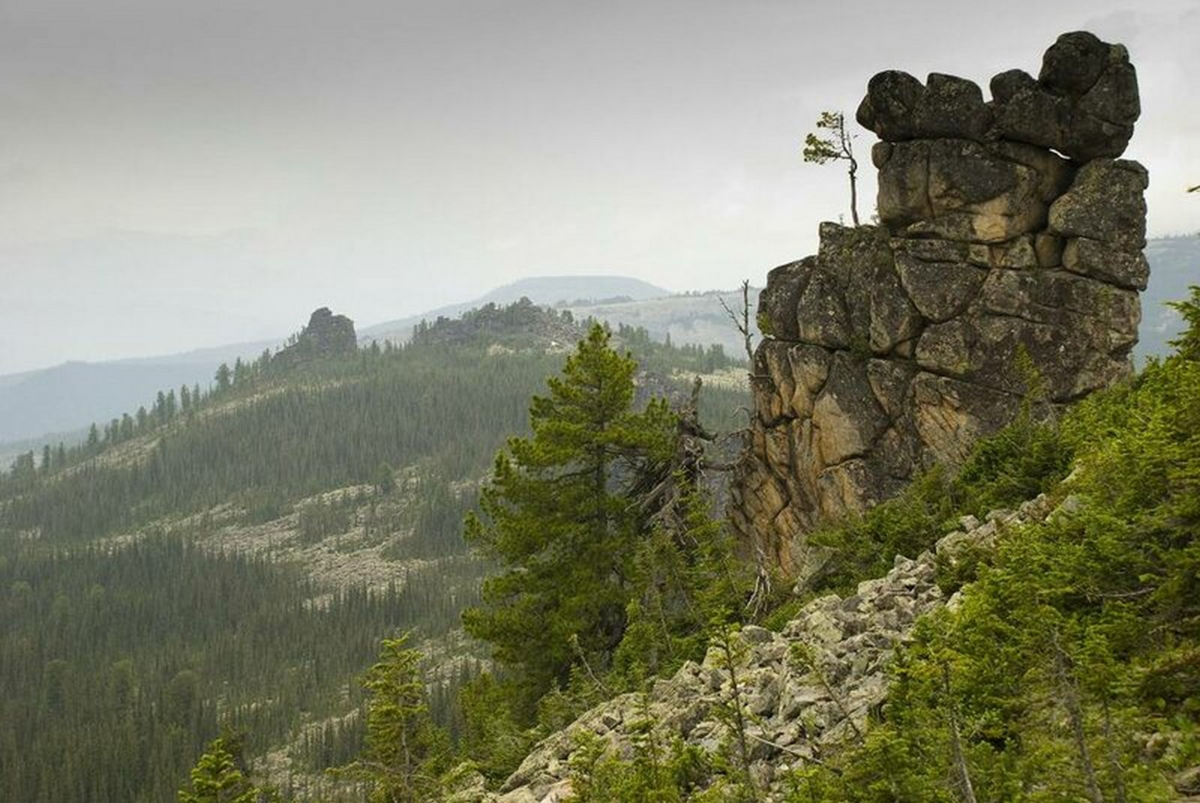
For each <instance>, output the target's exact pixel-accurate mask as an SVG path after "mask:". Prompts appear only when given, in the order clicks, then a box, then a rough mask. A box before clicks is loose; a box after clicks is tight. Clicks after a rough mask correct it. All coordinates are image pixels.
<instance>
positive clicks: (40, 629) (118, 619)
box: [0, 304, 745, 801]
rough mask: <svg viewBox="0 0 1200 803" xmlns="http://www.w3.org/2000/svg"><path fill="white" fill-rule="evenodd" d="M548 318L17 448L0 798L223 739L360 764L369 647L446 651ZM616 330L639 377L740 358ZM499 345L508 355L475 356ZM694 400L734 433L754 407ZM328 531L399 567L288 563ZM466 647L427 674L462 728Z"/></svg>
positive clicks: (467, 601) (251, 384)
mask: <svg viewBox="0 0 1200 803" xmlns="http://www.w3.org/2000/svg"><path fill="white" fill-rule="evenodd" d="M557 317H558V316H557V313H548V312H545V311H541V310H538V309H537V308H533V310H532V311H531V309H530V307H529V305H527V304H524V305H522V304H517V305H513V307H512V308H511V309H509V310H495V309H493V310H490V311H489V310H485V311H484V312H483V313H481V314H478V315H476V316H474V317H469V318H468V324H469V329H470V333H469V336H466V337H464V336H462V330H463V327H462V325H461V324H460V322H457V321H439V322H436V323H434V324H431V325H428V326H426V327H422V331H421V333H419V335H418V337H417V338H416V340H415V341H414V343H412V344H411V345H408V346H404V347H396V346H391V345H388V346H382V345H376V344H372V345H371V346H367V347H364V348H362V349H360V350H358V352H357V353H356V354H354V355H353V356H347V357H340V358H335V359H326V360H309V361H304V362H301V363H299V364H291V363H290V362H287V361H284V362H281V361H278V360H275V359H274V358H273V355H271V354H269V353H268V354H264V355H262V356H261V357H260V358H258V359H256V360H254V361H247V362H241V361H239V362H237V363H235V364H234V365H233V366H232V367H225V366H223V367H222V370H219V371H218V372H217V375H216V376H215V377H214V380H213V383H212V385H211V386H210V387H207V388H194V387H193V388H187V387H184V388H180V389H178V390H176V389H167V390H164V391H163V392H161V393H159V394H158V395H157V397H156V399H154V400H153V401H152V402H151V403H150V404H149V405H147V407H145V408H143V409H141V410H139V411H134V412H131V413H129V414H128V415H126V416H123V417H121V418H118V419H116V420H115V421H112V422H109V423H107V424H97V425H95V426H94V427H93V428H92V436H91V437H90V438H89V439H88V440H87V441H86V442H84V443H82V444H80V445H78V446H75V447H67V446H58V447H57V448H54V447H47V449H45V450H43V453H42V454H41V455H40V456H39V455H37V454H35V453H32V452H31V453H29V454H27V455H25V456H24V457H23V458H22V459H21V460H19V461H18V462H17V464H16V465H15V466H14V467H13V468H12V470H10V471H9V472H8V473H6V474H4V475H3V476H2V477H0V545H2V546H3V552H2V553H0V614H2V616H0V641H2V642H3V643H4V645H5V649H4V650H3V651H2V653H3V654H2V655H0V685H2V686H3V687H4V689H5V690H6V694H5V695H4V696H3V700H2V701H0V799H5V800H30V801H58V800H97V801H107V800H145V801H158V800H168V799H171V798H172V797H173V794H174V792H175V791H176V790H177V789H178V788H179V787H180V786H181V784H182V783H183V781H184V780H186V778H187V769H188V767H189V766H191V764H192V762H193V761H194V760H195V759H196V756H197V755H199V754H200V753H201V752H202V750H203V747H204V745H205V744H206V743H208V742H209V741H210V740H212V739H213V738H214V737H215V736H217V735H218V734H219V733H221V732H222V730H223V729H224V730H226V731H230V732H236V733H239V734H242V735H243V738H241V739H240V740H239V749H240V750H243V751H244V752H245V754H246V755H247V756H252V757H256V758H259V759H261V758H262V756H263V755H264V754H265V753H266V752H267V751H268V750H271V749H275V750H279V749H283V750H284V751H285V752H287V753H288V754H289V758H288V761H287V762H286V764H287V767H288V768H289V769H287V770H283V771H280V772H277V773H276V774H275V778H276V780H277V781H278V782H279V783H280V785H281V786H282V787H283V789H284V791H288V787H289V783H294V784H295V785H297V787H298V788H300V786H301V785H303V784H311V779H312V778H313V777H316V778H318V779H319V778H320V777H321V775H322V771H323V770H324V769H325V768H326V767H330V766H336V765H338V764H342V763H345V762H346V761H348V760H349V759H350V758H351V757H352V756H353V755H354V754H355V753H356V752H357V750H358V747H359V746H360V745H361V743H362V739H363V722H362V721H361V717H360V716H359V714H361V713H362V712H363V711H364V710H365V709H363V703H364V699H365V697H364V693H363V691H362V690H361V688H360V687H359V685H358V683H357V678H358V677H359V676H360V675H361V673H362V672H363V671H364V670H365V669H366V667H367V666H369V664H370V663H371V659H372V657H373V655H374V654H375V652H376V650H377V649H378V646H379V641H380V639H382V638H384V637H389V636H394V635H396V634H398V633H403V632H412V633H413V637H414V638H416V639H418V640H419V641H420V643H421V645H422V647H423V649H425V650H426V651H430V650H435V651H436V650H441V651H442V652H445V651H446V650H449V651H451V652H454V651H455V650H456V649H458V648H455V647H454V646H453V645H454V644H456V643H457V641H456V640H454V639H452V640H451V641H450V642H443V639H444V637H446V635H447V634H448V633H451V632H452V631H455V630H457V629H458V628H460V626H461V625H460V622H459V617H460V613H461V611H462V610H463V609H464V608H465V607H468V606H470V605H473V604H477V603H478V602H479V599H480V598H479V582H480V579H481V577H482V576H483V575H484V574H485V573H486V572H487V571H488V568H489V566H490V565H491V564H490V563H489V562H487V561H486V560H481V559H479V558H477V557H473V556H471V555H470V554H469V553H468V548H467V544H466V542H465V540H464V539H463V534H462V522H463V519H464V516H465V515H466V514H467V513H468V512H469V511H470V510H471V509H473V508H474V507H475V505H476V499H477V494H478V481H479V479H480V478H481V477H482V476H483V475H484V474H485V473H486V471H487V469H488V466H489V465H490V464H491V462H492V459H493V457H494V455H495V453H496V451H497V449H499V448H500V447H501V446H502V445H503V444H504V442H505V439H506V438H508V437H509V436H511V435H514V434H519V433H522V432H525V431H527V427H528V409H529V403H530V398H531V396H533V395H534V394H535V393H536V392H538V390H539V389H540V388H542V387H544V385H545V380H546V379H547V377H549V376H551V375H552V374H553V373H554V372H555V371H556V370H557V369H558V367H559V366H560V365H561V362H562V359H563V357H562V354H561V353H558V352H556V351H554V350H550V349H548V348H547V347H546V344H545V343H544V342H543V341H542V340H539V339H538V338H537V332H538V328H537V326H535V325H534V323H536V322H537V321H543V322H544V321H545V320H548V319H550V318H557ZM514 321H515V323H514ZM555 324H556V331H557V333H558V334H559V335H560V336H561V335H562V333H563V332H566V333H568V334H572V335H575V336H578V335H579V333H580V332H581V331H583V330H582V329H581V328H580V327H578V326H577V325H576V324H574V322H572V321H570V320H569V319H566V320H563V319H558V320H557V321H556V322H555ZM564 327H565V328H564ZM450 332H453V334H452V335H451V334H450ZM619 337H621V338H622V341H623V342H624V343H627V344H628V345H627V347H628V348H632V349H636V350H638V351H639V352H640V353H642V354H644V355H646V356H645V360H646V362H647V364H653V365H654V366H655V367H656V368H657V370H658V371H660V372H661V374H660V375H659V376H658V378H657V379H653V378H646V377H644V378H645V380H646V381H652V382H653V383H654V386H655V387H656V388H673V387H679V388H680V389H681V392H682V388H683V387H684V386H685V383H684V382H682V381H677V380H675V379H673V378H672V377H671V375H672V374H673V373H680V374H686V373H687V372H690V371H706V370H707V371H711V370H714V369H717V368H730V367H733V366H735V365H736V363H735V362H734V361H732V360H729V359H727V358H725V357H724V355H723V354H720V352H719V351H713V350H705V349H697V348H693V347H684V348H674V347H670V346H665V345H663V344H658V343H654V342H653V341H652V340H651V339H650V338H649V337H648V336H647V335H646V334H645V333H644V332H640V331H638V330H634V329H623V330H622V331H621V333H620V335H619ZM497 338H502V339H503V340H504V342H505V343H506V344H508V346H509V347H510V348H506V349H505V350H504V351H503V352H502V353H497V352H496V350H495V349H491V350H490V351H489V347H490V346H492V345H494V344H495V342H496V340H497ZM568 345H569V344H568ZM448 366H450V367H452V370H448V369H447V367H448ZM705 393H706V404H707V406H708V408H709V409H710V411H714V412H718V415H719V416H721V417H723V418H724V419H725V420H727V421H731V420H735V418H734V416H735V411H736V408H737V407H738V406H740V405H743V404H744V403H745V399H744V395H743V394H742V393H740V392H737V391H732V390H720V389H717V388H712V389H706V391H705ZM347 488H348V489H351V490H349V491H346V490H344V489H347ZM338 489H343V490H338ZM331 491H332V492H335V493H334V495H333V496H329V495H328V492H331ZM272 522H275V523H278V522H289V524H288V529H286V530H284V533H285V535H284V536H283V537H281V540H282V541H283V542H284V543H282V544H281V545H280V546H279V548H278V549H276V550H274V551H270V552H265V553H247V552H245V551H238V550H236V549H231V548H227V547H226V546H223V545H222V543H223V542H222V540H221V538H222V533H228V532H238V531H240V530H243V529H253V528H254V527H256V526H259V525H266V526H271V523H272ZM326 539H328V540H326ZM322 542H325V543H331V544H335V545H336V546H334V547H332V548H333V549H334V551H335V552H336V551H337V550H339V549H340V550H342V551H348V550H350V551H352V550H355V549H360V548H363V546H364V545H366V546H367V547H371V548H374V547H376V546H378V547H380V548H381V549H382V551H381V555H382V558H383V559H384V560H385V561H394V562H396V565H397V566H398V567H399V568H398V569H397V570H395V571H394V572H393V574H392V575H390V576H395V577H396V579H395V580H393V581H389V582H388V583H386V584H382V585H381V584H379V583H376V584H375V585H373V586H371V585H369V584H368V583H367V582H366V580H365V579H364V581H363V582H362V583H361V584H356V583H354V582H348V583H345V584H341V585H337V586H329V585H328V583H324V582H323V581H322V580H320V579H319V578H315V577H314V576H313V575H312V573H311V572H310V571H308V567H306V566H304V565H302V563H301V564H300V565H298V563H297V560H296V559H295V558H294V557H289V554H290V553H294V552H295V547H301V546H306V545H310V544H321V543H322ZM289 545H290V546H289ZM458 652H462V650H461V649H459V650H458ZM476 653H478V650H474V649H467V650H466V651H465V653H463V654H462V655H461V656H459V658H461V660H459V658H455V656H453V655H450V654H443V655H441V656H440V657H439V659H438V661H437V663H438V664H439V665H440V666H442V669H441V670H440V674H439V675H438V677H439V678H440V680H438V682H437V683H435V684H434V687H433V689H434V691H433V695H434V700H433V703H434V705H433V709H434V715H435V718H436V720H437V722H438V723H439V724H440V725H441V726H444V727H446V728H447V729H448V731H449V732H450V733H451V735H452V736H455V737H457V735H458V731H459V730H460V729H461V720H462V718H461V714H460V713H459V709H458V704H457V701H456V697H457V688H458V687H459V686H460V685H462V684H463V683H464V682H466V681H467V680H468V679H469V677H470V676H472V675H474V674H476V673H477V668H476V667H477V666H478V660H477V657H475V656H476ZM433 663H434V662H433V660H432V659H431V660H430V661H428V662H426V664H428V665H429V666H432V665H433ZM68 748H69V749H68ZM64 756H69V760H67V761H66V762H65V763H64V760H63V757H64ZM289 773H291V774H293V775H294V776H295V779H294V781H289V778H290V777H291V776H290V775H289Z"/></svg>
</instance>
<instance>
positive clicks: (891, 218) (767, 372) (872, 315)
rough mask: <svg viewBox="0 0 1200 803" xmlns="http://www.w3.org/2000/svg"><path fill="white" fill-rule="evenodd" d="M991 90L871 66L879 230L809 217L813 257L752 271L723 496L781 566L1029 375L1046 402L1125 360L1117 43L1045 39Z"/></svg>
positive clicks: (793, 562)
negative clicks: (738, 405)
mask: <svg viewBox="0 0 1200 803" xmlns="http://www.w3.org/2000/svg"><path fill="white" fill-rule="evenodd" d="M991 92H992V100H990V101H985V100H984V98H983V93H982V91H981V90H980V88H979V87H978V86H977V85H976V84H974V83H972V82H970V81H967V80H965V79H962V78H956V77H954V76H948V75H938V74H934V75H930V76H929V78H928V80H927V81H926V82H925V83H924V84H922V83H921V82H920V81H919V80H917V79H916V78H914V77H913V76H911V75H908V74H906V73H902V72H896V71H889V72H884V73H880V74H879V75H876V76H875V77H874V78H872V79H871V81H870V84H869V86H868V92H867V96H866V98H865V99H864V100H863V102H862V105H861V106H860V108H859V110H858V120H859V122H860V123H862V124H863V125H864V126H866V127H867V128H870V129H871V130H873V131H874V132H875V133H876V134H877V135H878V136H879V138H880V140H881V141H880V142H878V143H877V144H876V145H875V146H874V148H873V151H872V159H873V161H874V163H875V166H876V167H877V168H878V171H879V195H878V219H879V225H876V226H862V227H858V228H845V227H842V226H838V225H835V224H831V223H826V224H822V226H821V229H820V238H821V244H820V249H819V252H818V253H817V255H816V256H812V257H808V258H806V259H803V260H800V261H798V262H794V263H791V264H788V265H784V266H782V267H779V268H776V269H775V270H773V271H771V272H770V274H769V275H768V279H767V286H766V288H765V289H764V290H763V292H762V294H761V296H760V299H759V325H760V327H761V328H762V329H763V332H764V334H765V337H764V340H763V341H762V343H761V344H760V346H759V348H758V351H757V354H756V358H755V365H754V371H755V375H756V377H755V388H754V397H755V409H756V416H755V420H754V422H753V425H752V432H751V445H750V453H749V455H748V456H747V460H746V464H745V467H744V470H743V471H742V473H741V475H740V476H739V478H738V480H737V481H736V483H735V488H734V491H733V503H732V504H731V506H730V508H731V516H732V519H733V523H734V527H735V529H737V530H738V532H739V533H740V535H741V536H742V537H743V539H744V540H745V542H746V543H747V544H748V545H749V546H750V547H752V548H753V549H754V550H757V551H758V552H759V553H760V554H762V555H764V556H766V559H767V561H768V562H769V563H773V564H774V565H775V566H777V567H778V568H780V569H781V570H782V571H784V572H785V573H787V574H789V575H793V576H798V577H801V578H803V577H804V576H805V575H806V574H808V573H809V572H811V571H812V570H813V569H814V567H815V566H816V565H817V564H819V562H820V556H819V555H817V554H815V553H814V552H813V551H811V550H809V549H808V548H807V546H806V544H805V540H804V538H803V533H805V532H807V531H809V530H811V529H812V528H814V527H815V526H817V525H819V524H820V523H822V522H825V521H829V520H833V519H837V518H838V517H841V516H844V515H845V514H847V513H852V512H857V511H861V510H863V509H865V508H866V507H869V506H870V505H872V504H874V503H877V502H879V501H881V500H883V499H885V498H887V497H889V496H891V495H892V494H894V493H895V492H897V491H898V490H899V489H900V488H902V487H903V486H904V485H905V484H906V483H907V482H908V481H909V480H911V479H912V478H913V476H914V475H915V474H917V473H918V472H920V471H921V470H923V469H926V468H928V467H930V466H932V465H933V464H935V463H941V464H943V465H947V466H951V467H953V466H955V465H956V464H959V463H961V461H962V460H963V459H964V458H965V456H966V455H967V454H968V452H969V450H970V448H971V446H972V444H973V443H974V441H975V440H976V439H978V438H979V437H981V436H984V435H987V434H989V433H992V432H994V431H996V430H998V429H1000V428H1001V427H1003V426H1004V425H1005V424H1007V423H1008V422H1010V421H1011V420H1012V419H1013V417H1014V416H1015V414H1016V413H1017V412H1018V410H1019V409H1020V406H1021V400H1022V398H1023V395H1024V394H1025V392H1026V390H1027V388H1026V384H1027V381H1028V379H1029V376H1030V375H1031V374H1030V371H1029V370H1028V369H1029V368H1030V367H1031V368H1033V369H1034V370H1035V371H1036V374H1037V375H1038V376H1039V377H1040V378H1041V381H1042V382H1043V383H1044V390H1045V394H1046V397H1047V400H1048V401H1049V402H1050V403H1052V404H1061V403H1065V402H1069V401H1072V400H1075V399H1078V398H1080V397H1081V396H1084V395H1085V394H1087V393H1090V392H1091V391H1094V390H1097V389H1099V388H1103V387H1105V386H1107V385H1109V384H1111V383H1113V382H1114V381H1115V380H1117V379H1119V378H1121V377H1123V376H1125V375H1126V374H1127V373H1128V372H1129V370H1130V359H1129V354H1130V351H1131V349H1132V348H1133V346H1134V344H1135V343H1136V341H1137V327H1138V323H1139V321H1140V317H1141V312H1140V304H1139V300H1138V291H1140V290H1143V289H1145V287H1146V281H1147V278H1148V274H1149V268H1148V266H1147V263H1146V259H1145V257H1144V255H1143V253H1142V249H1143V247H1144V246H1145V235H1146V225H1145V215H1146V206H1145V201H1144V200H1143V192H1144V190H1145V189H1146V187H1147V185H1148V177H1147V173H1146V170H1145V169H1144V168H1143V167H1142V166H1141V165H1139V164H1137V163H1136V162H1131V161H1126V160H1121V159H1118V158H1116V157H1119V156H1120V155H1121V154H1122V153H1123V152H1124V149H1125V147H1126V145H1127V144H1128V142H1129V138H1130V136H1131V135H1132V133H1133V124H1134V121H1135V120H1136V119H1137V117H1138V113H1139V103H1138V90H1137V76H1136V73H1135V71H1134V68H1133V66H1132V65H1131V64H1130V62H1129V58H1128V55H1127V54H1126V52H1125V49H1124V48H1123V47H1121V46H1119V45H1109V44H1106V43H1104V42H1101V41H1100V40H1099V39H1097V38H1096V37H1094V36H1092V35H1091V34H1088V33H1069V34H1064V35H1063V36H1062V37H1060V38H1059V40H1058V41H1057V42H1056V43H1055V44H1054V45H1053V46H1052V47H1051V48H1050V49H1049V50H1048V51H1047V52H1046V54H1045V58H1044V61H1043V66H1042V70H1041V73H1040V75H1039V77H1038V78H1037V79H1034V78H1033V77H1032V76H1030V75H1028V74H1027V73H1024V72H1021V71H1019V70H1013V71H1009V72H1006V73H1002V74H1000V75H998V76H996V77H995V78H994V79H993V80H992V86H991ZM1022 354H1024V355H1027V359H1025V358H1023V357H1021V356H1020V355H1022Z"/></svg>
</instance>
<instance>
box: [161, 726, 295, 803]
mask: <svg viewBox="0 0 1200 803" xmlns="http://www.w3.org/2000/svg"><path fill="white" fill-rule="evenodd" d="M236 752H238V748H237V746H236V745H234V744H230V742H229V741H228V740H227V739H225V738H219V739H214V740H213V741H212V743H211V744H209V746H208V751H207V752H205V753H204V755H202V756H200V758H199V759H198V760H197V761H196V766H195V767H193V768H192V771H191V783H189V784H188V788H184V789H180V790H179V796H178V797H179V803H266V802H267V801H278V800H279V797H278V795H276V794H275V793H274V792H271V791H270V790H267V789H261V788H259V787H257V786H255V785H254V784H252V783H251V782H250V781H249V780H248V779H247V778H246V775H245V773H244V772H243V771H242V769H241V768H240V767H239V766H238V761H237V756H236V755H235V753H236Z"/></svg>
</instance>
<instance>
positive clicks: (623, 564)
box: [464, 324, 674, 702]
mask: <svg viewBox="0 0 1200 803" xmlns="http://www.w3.org/2000/svg"><path fill="white" fill-rule="evenodd" d="M609 339H610V333H609V332H608V331H607V330H605V329H604V328H603V327H602V326H600V325H599V324H594V325H593V326H592V328H591V330H590V331H589V332H588V335H587V338H586V339H585V340H583V341H581V342H580V343H579V345H578V348H577V349H576V351H575V353H574V354H573V355H571V356H570V357H569V358H568V359H567V362H566V365H565V366H564V368H563V371H562V374H561V375H560V376H558V377H555V378H552V379H550V380H549V381H548V386H549V393H548V395H546V396H537V397H534V399H533V402H532V405H531V407H530V424H531V428H532V431H533V436H532V437H530V438H513V439H510V440H509V443H508V448H507V450H505V451H504V452H501V454H499V455H498V456H497V458H496V462H495V467H494V470H493V474H492V478H491V482H490V484H489V485H488V487H486V488H485V489H484V491H483V493H482V498H481V505H480V506H481V509H482V513H483V515H482V517H476V516H473V515H472V516H470V517H469V518H468V520H467V526H466V533H467V537H468V539H469V540H470V541H472V542H473V543H474V544H476V545H478V546H480V547H481V548H482V549H483V550H484V551H485V552H486V553H488V554H489V555H491V556H492V557H494V558H496V559H498V560H499V561H500V563H501V564H502V565H503V566H504V569H505V570H504V571H503V572H502V573H501V574H500V575H498V576H496V577H494V578H492V579H490V580H488V581H487V582H486V583H485V585H484V590H483V597H484V605H483V606H481V607H478V608H472V609H470V610H468V611H467V613H466V614H465V615H464V622H465V624H466V627H467V630H468V632H470V633H471V634H472V635H474V636H475V637H477V638H481V639H483V640H485V641H488V642H490V643H491V644H492V645H493V647H494V649H495V655H496V658H497V659H498V660H499V661H500V662H501V663H503V664H505V665H506V666H508V667H510V668H513V669H516V670H517V674H518V676H519V679H520V681H521V682H522V684H523V685H524V687H525V691H526V693H527V694H529V695H530V697H529V698H528V701H529V702H532V700H535V699H537V698H538V697H540V696H541V695H542V694H543V693H544V692H546V691H547V690H548V689H550V688H551V687H553V686H554V685H555V684H559V683H564V682H565V681H566V680H567V678H568V676H569V673H570V670H571V667H572V665H573V664H575V663H576V662H577V661H580V660H590V659H595V660H599V661H601V662H604V661H606V660H607V659H608V657H609V656H610V655H611V653H612V651H613V650H614V649H615V648H616V646H617V645H618V643H619V642H620V640H621V637H622V635H623V633H624V629H625V625H626V606H627V603H628V601H629V594H630V590H631V586H632V577H633V570H632V569H633V567H632V559H633V555H634V553H635V550H636V547H637V544H638V542H639V540H640V538H641V537H642V536H643V535H644V533H645V531H646V522H645V521H644V518H645V517H644V515H643V514H642V513H641V512H640V511H638V510H637V506H636V505H633V504H631V503H630V502H629V500H628V499H627V498H625V497H624V496H623V495H622V493H621V491H622V489H623V488H624V487H628V486H629V485H630V484H631V483H632V482H633V481H634V479H635V478H636V477H637V476H638V474H639V473H640V472H642V471H644V470H645V469H646V468H647V466H648V465H650V464H653V463H655V462H661V461H663V460H666V459H669V457H670V455H671V452H672V444H673V437H674V433H673V430H674V424H673V416H672V414H671V413H670V411H669V410H668V408H667V406H666V403H665V402H664V401H662V400H654V401H651V402H650V403H649V404H648V406H647V407H646V408H645V410H644V411H641V412H636V411H635V410H634V408H633V401H634V383H633V377H634V373H635V371H636V370H637V364H636V363H635V362H634V360H633V359H632V358H631V357H630V356H629V355H628V354H624V355H622V354H619V353H617V352H616V351H614V350H613V348H612V347H611V346H610V344H609Z"/></svg>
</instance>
